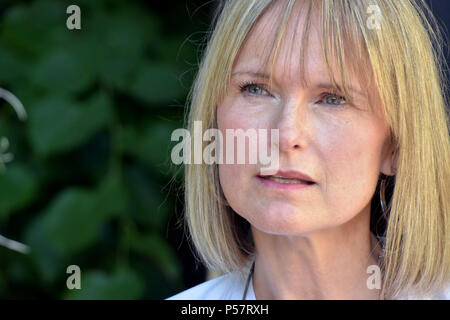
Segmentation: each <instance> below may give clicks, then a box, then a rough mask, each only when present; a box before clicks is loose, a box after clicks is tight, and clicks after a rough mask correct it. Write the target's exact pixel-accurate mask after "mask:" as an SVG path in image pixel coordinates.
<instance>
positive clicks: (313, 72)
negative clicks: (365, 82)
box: [217, 8, 392, 235]
mask: <svg viewBox="0 0 450 320" xmlns="http://www.w3.org/2000/svg"><path fill="white" fill-rule="evenodd" d="M275 12H276V11H274V8H272V9H271V10H269V11H268V12H267V13H266V14H265V15H264V16H262V18H261V19H260V21H259V22H258V23H257V25H256V26H255V28H254V29H253V30H252V32H251V33H250V35H249V37H248V38H247V40H246V42H245V43H244V45H243V47H242V48H241V51H240V53H239V55H238V57H237V59H236V61H235V63H234V65H233V70H232V78H231V83H230V86H229V89H228V91H227V93H226V95H225V96H224V97H223V99H222V100H221V102H220V104H219V105H218V109H217V121H218V127H219V130H221V131H222V133H223V136H224V145H225V146H226V135H225V129H238V128H240V129H243V130H247V129H256V130H258V129H268V131H269V132H270V129H278V130H279V169H280V170H282V171H297V172H302V173H305V174H307V175H309V176H310V177H311V178H312V179H313V180H314V182H315V183H314V184H312V185H308V186H306V187H303V188H298V186H299V185H298V184H297V185H293V184H277V183H271V182H269V181H268V180H266V179H263V178H261V177H260V176H259V175H260V174H261V172H260V169H261V167H262V166H261V165H259V164H243V165H239V164H221V165H219V177H220V183H221V187H222V189H223V192H224V195H225V197H226V199H227V201H228V203H229V205H230V206H231V207H232V209H233V210H234V211H236V212H237V213H238V214H239V215H241V216H242V217H244V218H245V219H247V220H248V221H249V222H250V223H251V224H252V225H253V227H256V228H257V229H259V230H261V231H264V232H267V233H272V234H286V235H287V234H305V233H310V232H314V231H319V230H324V229H327V228H332V227H337V226H339V225H341V224H344V223H346V222H348V221H350V220H351V219H353V218H354V217H355V216H357V215H358V214H359V213H361V212H364V211H365V212H367V210H368V208H370V201H371V198H372V196H373V194H374V191H375V188H376V184H377V181H378V177H379V173H380V171H381V172H383V173H385V174H388V175H390V174H392V172H391V171H390V168H391V162H390V161H391V157H390V154H391V152H390V145H389V144H388V142H389V139H388V136H389V128H388V126H387V123H386V122H385V120H384V118H383V117H382V116H381V111H380V109H379V108H374V111H371V109H370V108H369V97H367V96H365V95H364V94H363V93H362V91H363V90H362V87H361V84H360V83H358V82H357V81H356V79H355V78H352V77H349V81H350V86H352V87H353V88H354V91H352V92H351V94H352V104H350V103H348V102H346V101H345V100H343V99H340V98H339V97H340V95H333V94H327V93H328V92H330V89H329V88H327V86H328V85H329V84H330V78H329V76H328V72H327V68H326V64H325V61H324V57H323V56H322V50H321V47H320V42H319V37H318V36H319V34H318V30H317V26H316V25H315V22H314V21H313V22H312V29H310V30H311V31H310V38H309V45H308V48H307V51H306V55H305V64H304V67H305V70H304V71H305V75H306V79H307V80H308V82H307V85H305V84H304V83H303V82H301V81H300V79H301V77H300V61H301V60H300V59H301V58H300V48H299V44H300V43H301V42H300V39H298V38H297V37H296V36H294V34H295V33H297V34H301V31H302V24H303V19H302V17H301V16H300V20H297V19H291V22H289V24H288V29H287V34H286V35H285V41H283V44H282V46H281V48H280V51H279V54H278V58H277V60H276V64H275V66H274V68H273V69H272V70H273V74H272V76H273V80H274V82H273V87H272V88H271V89H269V88H268V85H269V79H268V78H267V77H266V76H267V75H268V72H269V71H270V67H268V68H266V67H265V65H264V61H265V59H263V57H265V54H266V53H267V51H266V50H267V46H268V42H267V41H269V39H272V37H273V36H274V35H273V33H272V32H271V31H272V30H275V29H276V22H277V17H278V16H277V15H275V14H274V13H275ZM297 21H298V22H297ZM296 29H297V32H296ZM262 70H263V71H264V72H263V73H267V74H266V76H264V75H263V74H261V71H262ZM358 91H359V92H361V93H358ZM370 91H371V92H372V94H373V97H372V98H373V99H375V100H374V101H376V103H378V104H379V99H378V96H377V95H376V94H375V89H374V88H371V90H370ZM247 150H248V149H247ZM225 152H226V149H225ZM283 181H284V180H283ZM286 186H290V188H289V187H288V188H286ZM296 187H297V188H296Z"/></svg>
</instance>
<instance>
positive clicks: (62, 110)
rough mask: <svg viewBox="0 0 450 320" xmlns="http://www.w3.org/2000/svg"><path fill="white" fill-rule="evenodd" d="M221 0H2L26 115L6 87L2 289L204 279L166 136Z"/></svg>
mask: <svg viewBox="0 0 450 320" xmlns="http://www.w3.org/2000/svg"><path fill="white" fill-rule="evenodd" d="M217 2H218V1H206V0H204V1H200V0H198V1H196V0H177V1H167V2H162V1H143V0H141V1H139V0H133V1H130V0H129V1H125V0H95V1H92V0H73V1H65V0H58V1H56V0H23V1H16V0H14V1H13V0H1V2H0V88H3V89H6V90H8V91H10V92H12V93H13V94H14V95H15V96H17V97H18V98H19V99H20V101H21V102H22V103H23V105H24V106H25V109H26V112H27V118H26V120H25V119H24V118H23V117H22V118H23V119H22V120H21V119H19V117H18V115H17V113H16V111H15V110H14V109H13V108H12V107H11V105H10V104H9V103H8V102H6V101H5V100H3V99H2V100H0V235H2V236H4V237H7V238H9V239H14V240H17V241H20V242H21V243H23V244H25V245H26V246H28V247H27V248H28V249H30V250H29V251H27V252H26V253H21V252H18V251H16V250H11V249H9V248H7V247H5V246H0V298H2V299H35V298H47V299H164V298H167V297H169V296H171V295H173V294H175V293H178V292H180V291H182V290H184V289H187V288H189V287H192V286H194V285H196V284H198V283H200V282H203V281H204V280H205V279H206V271H205V270H204V268H203V267H202V266H201V265H200V264H199V263H197V262H196V261H195V259H194V258H193V255H192V252H191V249H190V247H189V245H188V243H187V241H186V239H185V237H184V228H183V226H182V224H180V223H179V221H180V220H182V212H183V193H182V181H183V172H182V169H183V168H182V167H181V166H180V167H176V166H175V165H173V164H172V163H171V161H170V151H171V148H172V147H173V145H174V144H175V143H176V142H175V143H172V142H171V141H170V135H171V133H172V131H173V130H174V129H176V128H181V127H182V126H183V116H184V112H185V101H186V96H187V93H188V91H189V88H190V85H191V83H192V79H193V77H194V75H195V72H196V70H197V65H198V62H199V59H200V57H201V52H202V49H203V47H204V41H203V40H204V39H205V37H206V35H207V32H208V30H209V23H210V21H211V18H212V14H213V12H214V8H215V5H216V4H217ZM71 4H76V5H78V6H79V7H80V8H81V30H68V28H67V27H66V20H67V18H68V17H69V16H70V14H67V13H66V8H67V7H68V6H69V5H71ZM432 6H433V9H434V10H435V12H436V13H437V15H438V17H439V18H440V19H441V22H448V21H449V12H450V11H449V8H448V6H449V4H448V2H447V1H444V0H434V1H432ZM0 93H1V92H0ZM2 138H3V139H2ZM0 240H1V241H0V243H3V244H7V243H8V242H7V239H5V238H2V237H0ZM20 248H21V247H20V246H19V249H20ZM22 249H23V248H22ZM25 249H26V248H25ZM22 251H23V250H22ZM70 265H77V266H79V267H80V269H81V286H82V289H81V290H76V289H75V290H69V289H68V288H67V286H66V280H67V278H68V277H69V276H70V274H68V273H67V272H66V270H67V267H68V266H70Z"/></svg>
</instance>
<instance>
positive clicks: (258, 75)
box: [231, 71, 365, 97]
mask: <svg viewBox="0 0 450 320" xmlns="http://www.w3.org/2000/svg"><path fill="white" fill-rule="evenodd" d="M239 75H249V76H252V77H254V78H261V79H269V78H270V75H269V74H268V73H265V72H254V71H236V72H233V73H232V74H231V77H234V76H239ZM312 87H314V88H318V89H327V90H333V89H334V88H333V85H332V84H331V83H329V82H319V83H316V84H315V85H313V86H312ZM336 88H337V89H338V91H339V92H344V90H343V89H342V87H341V86H340V85H339V84H336ZM347 88H348V90H349V92H353V93H355V94H357V95H359V96H361V97H365V95H364V94H363V93H362V92H361V91H359V90H357V89H355V88H354V87H352V86H350V85H347Z"/></svg>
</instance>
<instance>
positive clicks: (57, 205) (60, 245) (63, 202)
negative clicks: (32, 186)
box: [41, 188, 111, 254]
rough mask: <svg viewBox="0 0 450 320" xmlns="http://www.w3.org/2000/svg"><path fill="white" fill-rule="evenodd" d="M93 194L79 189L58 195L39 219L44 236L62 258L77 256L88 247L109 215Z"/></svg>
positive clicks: (68, 190) (72, 189) (65, 191)
mask: <svg viewBox="0 0 450 320" xmlns="http://www.w3.org/2000/svg"><path fill="white" fill-rule="evenodd" d="M103 205H104V204H103V203H102V202H101V201H100V199H99V198H98V197H96V194H95V193H93V192H90V191H87V190H83V189H79V188H70V189H66V190H64V191H62V192H61V193H60V194H58V195H57V197H56V198H55V199H54V200H53V201H52V203H51V204H50V206H49V207H48V208H47V209H46V210H44V212H43V213H42V215H41V218H42V219H43V228H44V230H43V231H44V234H45V236H46V237H47V239H48V240H49V242H50V243H52V245H53V246H54V247H55V248H56V249H57V250H58V251H59V252H62V253H65V254H73V253H77V252H79V251H81V250H83V249H85V248H86V247H88V246H89V245H91V244H92V243H93V242H94V241H95V240H96V237H97V236H98V232H99V229H100V227H101V224H102V223H103V222H104V221H105V220H106V219H107V218H109V216H110V215H111V212H110V211H109V210H105V209H104V206H103Z"/></svg>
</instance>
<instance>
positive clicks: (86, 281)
mask: <svg viewBox="0 0 450 320" xmlns="http://www.w3.org/2000/svg"><path fill="white" fill-rule="evenodd" d="M143 291H144V285H143V281H142V279H141V277H140V276H139V275H138V274H137V273H136V272H134V271H133V270H131V269H126V268H121V269H118V270H116V271H115V272H114V273H112V274H107V273H105V272H103V271H86V274H83V270H81V289H79V290H70V291H69V290H66V292H65V293H64V294H63V299H70V300H119V299H120V300H132V299H139V298H140V297H141V295H142V293H143Z"/></svg>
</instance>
